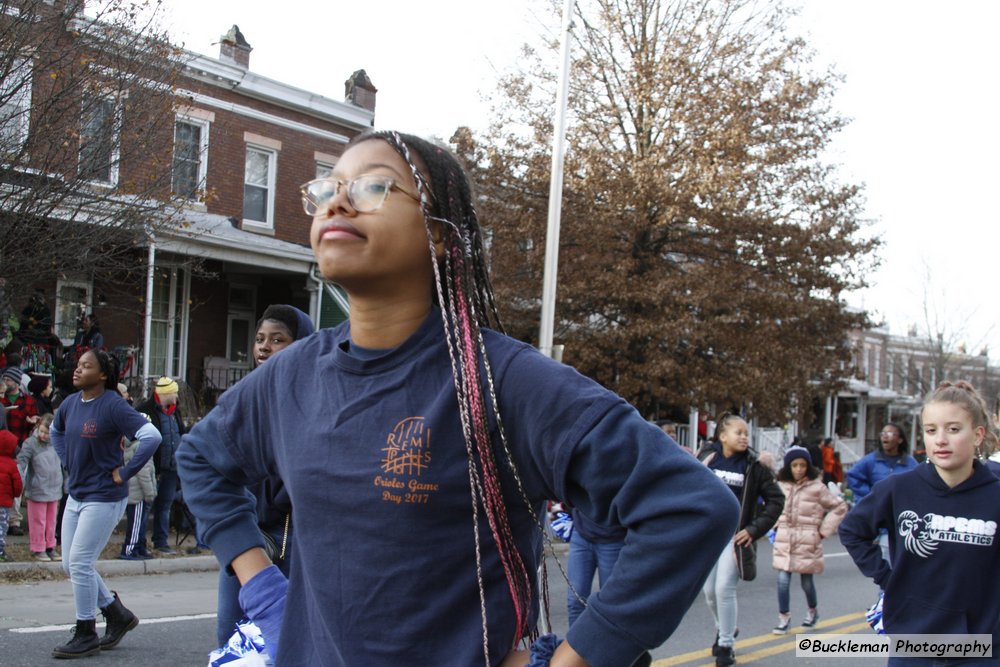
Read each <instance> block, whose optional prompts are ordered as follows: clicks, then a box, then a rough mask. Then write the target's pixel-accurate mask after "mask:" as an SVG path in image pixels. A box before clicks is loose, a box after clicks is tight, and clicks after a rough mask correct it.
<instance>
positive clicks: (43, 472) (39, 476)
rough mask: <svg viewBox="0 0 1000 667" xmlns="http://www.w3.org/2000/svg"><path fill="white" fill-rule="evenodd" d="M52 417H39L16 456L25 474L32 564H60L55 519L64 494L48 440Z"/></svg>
mask: <svg viewBox="0 0 1000 667" xmlns="http://www.w3.org/2000/svg"><path fill="white" fill-rule="evenodd" d="M52 419H53V415H52V414H46V415H42V416H41V418H39V420H38V426H36V427H35V432H34V433H32V434H31V437H29V438H28V439H27V440H25V441H24V445H22V447H21V451H20V452H19V453H18V455H17V464H18V467H19V468H20V469H21V470H22V471H24V497H25V498H26V499H27V501H28V536H29V544H30V546H31V555H32V557H33V558H34V559H35V560H39V561H53V560H62V558H61V557H60V556H59V554H57V553H56V515H57V514H58V511H59V500H60V499H61V498H62V492H63V481H64V480H63V468H62V463H61V462H60V461H59V455H58V454H57V453H56V450H55V448H54V447H53V446H52V443H51V441H50V439H49V427H50V426H51V425H52Z"/></svg>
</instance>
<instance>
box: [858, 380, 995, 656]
mask: <svg viewBox="0 0 1000 667" xmlns="http://www.w3.org/2000/svg"><path fill="white" fill-rule="evenodd" d="M920 421H921V428H922V432H923V439H924V446H925V447H926V448H927V460H928V462H929V463H930V465H918V466H917V467H916V468H914V469H913V470H909V471H907V472H902V473H897V474H894V475H890V476H889V477H886V478H885V479H884V480H883V481H881V482H879V483H878V484H876V485H875V486H873V487H872V490H871V493H869V494H868V495H867V496H865V497H864V498H862V499H861V501H860V502H859V503H858V504H857V505H855V507H854V509H852V510H851V511H850V512H848V514H847V517H846V518H845V519H844V522H843V523H841V524H840V541H841V543H842V544H843V545H844V548H845V549H847V551H848V553H850V554H851V558H853V559H854V563H855V564H856V565H857V566H858V569H859V570H861V573H862V574H864V575H865V576H866V577H871V578H872V579H873V580H874V581H875V583H876V584H877V585H878V586H879V587H880V588H882V589H883V591H884V592H885V598H884V600H883V608H882V611H883V615H882V627H883V629H884V630H885V632H886V633H888V634H890V635H896V634H961V635H967V634H990V635H992V636H993V657H992V658H982V659H961V660H959V659H946V660H942V659H930V658H906V657H892V658H889V665H931V664H933V665H944V664H948V665H952V664H954V665H959V664H961V665H971V664H977V665H978V664H989V665H997V664H1000V657H998V653H997V646H998V644H997V642H998V641H1000V596H998V595H997V594H996V577H997V573H998V572H1000V542H998V540H997V538H998V535H997V526H998V525H1000V480H998V479H997V478H996V476H994V475H993V473H992V472H990V470H989V469H988V468H987V467H986V466H985V465H983V464H982V462H981V461H980V460H979V459H978V453H979V449H980V448H981V447H982V446H983V443H984V441H985V440H986V439H987V438H990V437H991V435H992V434H991V431H992V419H991V416H990V413H989V411H988V410H987V408H986V404H985V402H984V401H983V399H982V397H981V396H980V395H979V393H978V392H977V391H976V390H975V389H974V388H973V387H972V385H970V384H969V383H967V382H955V383H951V382H944V383H942V384H941V385H939V386H938V388H937V389H935V390H934V391H932V392H931V393H930V394H928V395H927V397H926V398H925V399H924V406H923V410H922V411H921V418H920ZM880 531H887V532H888V535H889V538H888V539H889V553H890V555H891V561H890V562H886V561H885V560H884V559H883V558H882V553H881V550H880V549H879V547H878V545H877V544H876V543H875V542H874V539H875V537H876V536H878V534H879V533H880Z"/></svg>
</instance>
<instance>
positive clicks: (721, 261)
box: [453, 0, 878, 420]
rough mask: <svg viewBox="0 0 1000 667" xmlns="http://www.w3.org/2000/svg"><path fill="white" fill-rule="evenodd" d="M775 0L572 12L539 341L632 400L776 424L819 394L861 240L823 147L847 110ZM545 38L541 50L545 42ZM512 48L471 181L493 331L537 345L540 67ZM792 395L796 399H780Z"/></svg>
mask: <svg viewBox="0 0 1000 667" xmlns="http://www.w3.org/2000/svg"><path fill="white" fill-rule="evenodd" d="M788 16H789V12H788V11H787V10H786V9H784V8H783V7H782V6H781V5H780V4H778V3H777V2H752V1H749V0H728V1H727V0H720V1H718V2H716V1H712V0H692V1H683V0H680V1H676V2H663V1H659V0H581V1H580V2H578V3H577V4H576V15H575V17H574V25H575V26H576V28H575V32H574V36H575V42H574V44H573V47H572V48H573V54H574V65H573V71H572V80H571V93H570V121H569V123H568V124H569V131H568V137H567V144H568V147H567V154H566V179H565V192H564V200H563V201H564V203H563V220H562V234H561V241H560V265H559V266H560V274H559V283H558V305H557V308H556V317H557V323H556V342H557V343H559V342H562V343H564V344H565V345H566V352H565V356H564V360H565V361H567V362H568V363H571V364H573V365H574V366H576V367H578V368H579V369H580V370H581V371H583V372H585V373H587V374H589V375H592V376H593V377H595V378H597V379H598V380H600V381H601V382H602V383H604V384H605V385H607V386H609V387H612V388H613V389H615V390H616V391H618V392H619V393H621V394H622V395H623V396H625V397H626V398H628V399H629V400H630V401H632V402H633V403H634V404H635V405H636V406H638V407H639V408H640V409H641V410H644V411H646V412H647V413H652V412H653V411H655V410H656V409H657V408H658V407H659V406H663V405H673V406H676V407H680V408H686V407H687V406H691V405H696V406H702V407H705V406H719V407H728V406H734V405H735V406H741V405H750V404H752V405H753V406H754V410H755V413H756V414H757V415H759V416H762V417H765V418H770V419H775V420H783V419H787V418H789V417H790V416H793V415H791V414H790V412H794V410H795V409H794V408H791V409H790V408H789V406H791V405H799V406H808V405H810V404H811V401H810V400H808V399H809V398H810V397H811V396H814V395H817V394H823V393H825V392H827V391H829V390H830V389H831V388H833V387H835V386H836V385H837V383H838V382H839V378H840V377H842V375H843V368H844V366H845V365H849V363H850V348H849V345H848V343H847V333H848V331H850V330H851V329H852V328H857V327H862V326H864V325H865V324H866V321H867V320H866V317H865V315H864V314H863V313H858V312H854V311H851V310H849V309H848V308H847V307H846V306H845V304H844V303H843V301H842V298H841V297H842V295H843V294H844V292H845V291H848V290H852V289H856V288H859V287H862V286H863V285H864V284H865V278H864V277H865V275H866V274H867V271H868V269H869V268H870V267H871V266H872V265H873V264H874V257H873V253H874V251H875V249H876V248H877V247H878V241H877V240H875V239H872V238H870V237H869V236H867V235H866V230H865V224H866V223H865V221H864V220H863V218H862V208H863V200H862V192H861V188H860V186H858V185H855V184H850V183H842V182H840V181H839V180H838V177H837V172H836V170H835V169H834V168H833V167H832V166H831V165H828V164H826V163H824V162H823V160H822V159H821V158H822V153H823V151H824V149H825V147H826V146H827V144H828V143H829V141H830V139H831V137H832V136H833V135H834V134H835V133H836V132H837V131H838V130H840V129H841V128H842V127H843V125H844V123H845V121H844V119H843V118H841V117H840V116H839V115H837V114H836V113H835V112H834V110H833V107H832V98H833V94H834V90H835V86H836V83H837V81H838V80H837V78H836V77H835V76H834V75H833V74H831V73H829V72H823V73H818V74H817V73H814V72H812V71H811V70H810V68H809V64H810V52H809V50H808V48H807V46H806V44H805V43H804V42H803V41H802V40H801V39H798V38H793V37H790V36H788V35H787V34H786V30H785V23H786V19H787V18H788ZM546 46H547V47H549V49H554V48H555V47H556V46H557V45H556V44H554V43H552V44H548V45H546ZM549 52H550V51H549V50H543V51H540V52H536V51H534V50H532V49H531V48H529V47H526V48H525V55H524V61H523V62H524V63H526V64H525V65H524V67H523V69H522V70H521V71H519V72H516V73H514V74H512V75H511V76H509V77H507V78H506V79H505V80H504V81H503V82H502V86H501V90H500V92H499V94H498V96H497V104H496V118H497V120H496V123H495V124H494V125H493V127H492V128H491V129H490V130H489V131H488V132H487V133H486V134H485V136H482V137H478V138H477V137H473V136H472V135H471V133H468V132H459V133H457V134H456V135H455V137H453V141H454V142H455V143H456V146H457V147H458V150H459V152H460V153H461V154H463V155H464V156H465V158H466V159H467V160H468V162H469V163H470V165H471V168H472V170H473V171H474V173H475V176H476V179H477V181H478V183H479V186H480V189H481V190H482V193H483V195H484V196H483V201H482V203H481V209H482V210H483V212H484V215H483V217H484V220H485V221H486V222H487V224H489V225H490V231H491V240H492V257H493V270H494V275H495V278H494V280H495V283H496V285H497V289H498V293H499V294H500V303H501V304H503V306H504V309H503V310H504V312H503V315H504V317H505V318H506V320H507V321H508V324H509V325H510V327H511V329H512V332H513V333H514V334H515V335H518V336H520V337H522V338H524V339H526V340H532V341H534V340H535V337H536V331H537V327H538V319H537V318H538V303H539V301H538V300H539V298H540V288H541V273H542V262H543V252H544V251H543V247H544V237H545V229H546V224H545V217H546V200H547V195H548V183H549V164H550V156H549V146H550V145H551V133H552V121H551V119H552V100H554V98H555V95H554V94H553V90H554V86H555V81H554V72H555V71H556V69H557V68H553V67H552V66H551V65H550V64H549V63H548V62H547V61H546V56H547V55H548V53H549ZM793 398H794V399H795V400H793Z"/></svg>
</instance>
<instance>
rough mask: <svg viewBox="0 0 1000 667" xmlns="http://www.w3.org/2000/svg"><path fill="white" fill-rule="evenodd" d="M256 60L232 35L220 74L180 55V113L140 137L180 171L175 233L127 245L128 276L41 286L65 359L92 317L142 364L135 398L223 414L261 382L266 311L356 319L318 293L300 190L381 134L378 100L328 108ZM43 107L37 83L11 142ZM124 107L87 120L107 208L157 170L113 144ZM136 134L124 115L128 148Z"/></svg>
mask: <svg viewBox="0 0 1000 667" xmlns="http://www.w3.org/2000/svg"><path fill="white" fill-rule="evenodd" d="M47 4H51V3H47ZM56 4H57V5H58V3H56ZM76 20H77V21H78V22H80V23H81V24H86V23H87V22H88V21H91V19H87V18H84V17H82V15H81V16H79V17H78V18H77V19H76ZM251 51H252V48H251V46H250V44H249V43H248V42H247V41H246V39H245V38H244V36H243V35H242V34H241V33H240V31H239V29H238V28H237V27H236V26H233V27H232V29H231V30H230V31H229V32H228V33H227V34H225V35H224V36H222V38H221V41H220V52H219V56H218V57H217V58H212V57H208V56H204V55H201V54H196V53H191V52H187V51H183V50H177V51H176V53H177V54H178V57H179V58H180V61H181V62H182V63H183V65H182V67H181V68H180V70H179V76H178V77H177V78H176V79H175V80H173V81H172V82H171V83H170V86H171V92H172V105H173V108H172V113H169V114H165V115H164V116H163V118H164V120H163V121H162V122H161V123H158V126H157V127H150V128H142V131H144V132H146V133H147V134H148V137H149V139H148V149H149V150H150V151H152V152H156V153H160V154H163V155H166V156H169V157H167V158H166V159H164V160H163V161H162V167H161V168H162V169H163V170H169V175H168V174H165V173H164V174H161V176H169V193H165V194H164V198H167V197H169V198H171V199H172V200H173V201H175V202H177V205H176V206H175V207H174V208H173V209H172V210H173V217H172V219H171V222H170V223H169V224H163V225H159V226H156V227H155V231H154V228H153V227H149V229H150V231H149V233H147V234H145V235H144V236H143V237H141V238H140V239H139V240H138V241H136V240H135V239H131V240H129V241H128V243H129V245H130V246H131V247H130V249H129V251H128V252H130V253H131V255H129V257H130V260H129V261H128V262H127V263H128V264H130V265H131V266H130V270H129V271H128V272H127V273H119V274H115V273H113V272H112V273H109V272H97V271H93V272H89V271H87V270H76V271H71V272H67V271H57V272H56V273H55V275H54V277H53V279H52V280H51V283H48V284H38V283H36V284H34V285H32V288H40V289H42V291H43V292H44V293H45V294H46V295H47V305H48V306H49V308H50V309H51V312H52V314H53V319H54V322H53V324H54V329H53V333H54V335H55V336H57V337H58V339H59V340H60V341H61V342H62V343H63V344H64V345H67V346H68V345H70V344H71V343H72V342H73V338H74V335H75V334H76V333H77V329H78V326H79V321H80V316H81V314H82V313H84V312H87V313H91V312H92V313H94V314H95V315H96V317H97V318H98V320H99V321H100V323H101V327H102V331H103V334H104V338H105V344H106V346H108V347H109V348H112V347H127V348H130V349H132V350H134V354H132V356H131V358H130V361H129V365H130V368H129V373H128V375H129V377H130V378H131V379H132V381H133V384H134V385H139V384H142V385H145V384H146V381H147V380H148V379H149V378H154V377H157V376H159V375H164V374H165V375H170V376H173V377H176V378H179V379H181V380H184V381H186V382H187V383H188V384H189V385H190V386H191V387H192V388H193V389H194V390H195V391H196V392H197V393H199V394H200V395H202V396H205V397H206V398H207V399H208V401H209V402H211V400H212V398H214V396H215V395H217V394H218V392H220V391H222V390H224V389H225V388H226V387H228V386H229V385H230V384H231V383H232V382H234V381H235V380H237V379H239V378H240V377H242V376H243V375H244V374H245V373H246V372H248V371H249V369H250V363H251V360H250V357H251V345H252V337H253V334H254V325H255V323H256V321H257V319H258V318H259V317H260V315H261V314H262V312H263V310H264V309H265V308H266V307H267V306H268V305H269V304H271V303H288V304H292V305H294V306H297V307H299V308H300V309H302V310H304V311H305V312H307V313H309V314H310V316H311V317H312V319H313V320H314V322H315V323H316V324H317V326H320V327H322V326H332V325H335V324H337V323H339V322H340V321H343V319H344V318H345V317H346V311H347V303H346V299H345V298H344V295H343V293H342V292H340V291H339V290H338V289H337V288H335V287H334V286H332V285H329V284H327V283H325V282H324V281H323V280H322V277H321V276H320V275H319V273H318V270H317V267H316V265H315V262H314V260H313V255H312V251H311V249H310V247H309V226H310V223H311V220H310V219H309V218H308V217H307V216H306V215H305V214H304V212H303V211H302V208H301V203H300V200H299V195H298V186H299V185H300V184H302V183H303V182H305V181H308V180H311V179H313V178H317V177H322V176H325V175H327V174H328V173H329V172H330V171H331V169H332V168H333V166H334V164H335V163H336V161H337V159H338V156H339V155H340V154H341V153H342V151H343V149H344V146H345V145H346V144H347V142H348V141H350V139H351V138H352V137H354V136H356V135H357V134H359V133H360V132H363V131H365V130H367V129H370V128H371V127H372V125H373V124H374V110H375V94H376V90H375V88H374V86H373V85H372V84H371V81H370V80H369V79H368V77H367V76H366V74H365V72H364V71H363V70H358V71H356V72H354V73H353V74H352V75H351V76H350V77H349V78H348V80H347V81H346V83H345V99H344V101H338V100H334V99H331V98H328V97H324V96H323V95H322V94H319V93H316V92H312V91H306V90H302V89H299V88H296V87H293V86H290V85H287V84H284V83H282V82H280V81H276V80H274V79H270V78H267V77H264V76H260V75H257V74H255V73H254V72H252V71H251V70H250V53H251ZM29 57H30V56H26V57H25V61H26V62H27V58H29ZM40 74H41V73H40V72H35V74H34V76H35V78H36V79H38V77H39V76H40ZM45 91H46V88H45V86H44V85H39V84H38V83H36V84H35V85H34V86H31V87H30V90H29V92H28V93H27V94H22V95H21V96H20V97H15V96H9V95H8V96H7V97H6V98H4V99H5V103H6V105H7V107H10V106H11V104H15V105H16V104H21V105H30V107H31V110H32V111H31V112H29V110H28V109H27V108H26V109H25V113H24V114H23V115H22V116H19V117H17V118H16V119H15V120H17V122H18V123H19V125H18V127H17V128H15V129H14V130H11V127H12V122H13V121H12V118H15V116H14V115H12V114H10V113H8V114H7V115H6V120H5V117H4V116H0V126H2V127H0V129H4V130H5V131H7V132H8V133H9V132H11V131H24V132H27V133H29V135H30V132H31V128H30V127H22V126H23V125H25V121H24V119H25V118H30V122H31V123H35V122H38V118H39V114H38V113H37V108H38V107H40V106H41V105H42V104H43V99H42V98H41V96H43V95H44V94H45ZM139 94H140V92H139V91H130V95H131V96H133V97H134V96H137V95H139ZM121 97H122V96H121V95H119V96H118V99H115V98H111V99H109V100H107V103H106V104H103V105H97V106H91V107H88V111H87V112H86V113H85V114H84V117H81V118H80V119H79V121H80V130H79V137H80V149H79V153H78V159H79V164H78V165H77V167H76V168H77V169H79V170H82V169H83V168H84V163H85V162H86V164H87V165H88V167H93V166H94V165H95V164H96V165H98V168H97V169H96V170H95V174H94V175H92V177H91V180H93V181H95V188H103V189H104V190H106V191H109V192H111V193H112V195H109V196H108V199H109V200H112V199H113V195H114V193H116V192H117V191H118V190H119V189H124V184H127V183H129V182H130V179H131V178H132V175H131V174H130V170H131V169H139V168H146V169H149V164H148V163H147V164H145V165H143V166H142V167H136V166H134V165H135V164H137V163H139V162H142V161H141V160H136V159H135V155H132V156H131V158H132V159H130V155H128V154H121V155H120V154H119V153H120V152H122V149H121V144H120V141H121V139H120V136H119V135H118V133H116V132H115V131H107V130H102V128H109V127H115V124H114V123H112V122H110V118H111V117H113V116H115V115H122V114H123V111H122V106H123V103H122V100H121V99H120V98H121ZM136 99H137V98H136ZM12 100H13V102H12ZM125 106H126V108H127V102H126V103H125ZM9 110H10V109H9V108H8V111H9ZM128 123H129V120H128V111H127V109H126V111H125V112H124V118H123V120H122V123H121V126H120V127H121V128H122V132H123V133H124V132H128V131H129V128H128ZM171 125H172V126H171ZM95 128H96V129H95ZM131 131H133V132H134V131H135V128H132V129H131ZM74 152H75V151H74ZM30 159H31V156H30V155H28V156H27V157H26V158H24V159H22V160H21V161H20V162H21V167H23V171H24V173H29V174H30V173H31V171H32V170H31V168H30ZM150 162H152V161H150ZM5 168H6V169H7V172H5V173H10V172H11V171H12V170H13V171H17V170H18V168H19V165H17V164H13V165H10V164H8V165H5ZM166 180H167V179H166V178H164V182H165V181H166ZM0 212H2V205H0ZM53 215H54V216H56V217H57V216H58V213H57V212H55V213H54V214H53ZM2 259H3V257H2V256H0V260H2ZM0 271H2V268H0Z"/></svg>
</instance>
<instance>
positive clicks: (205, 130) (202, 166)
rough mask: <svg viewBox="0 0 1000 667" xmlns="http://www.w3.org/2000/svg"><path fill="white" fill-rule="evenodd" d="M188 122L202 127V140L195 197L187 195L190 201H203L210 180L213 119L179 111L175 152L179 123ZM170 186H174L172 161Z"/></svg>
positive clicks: (176, 120) (175, 120) (176, 122)
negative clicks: (209, 147)
mask: <svg viewBox="0 0 1000 667" xmlns="http://www.w3.org/2000/svg"><path fill="white" fill-rule="evenodd" d="M178 123H187V124H188V125H197V126H198V127H199V128H200V129H201V141H200V142H199V146H198V186H197V187H196V188H195V192H194V196H193V197H186V199H187V200H188V201H192V202H194V201H201V200H202V199H203V198H204V196H205V189H206V183H207V181H208V135H209V131H210V129H211V127H212V122H211V120H209V119H207V118H199V117H196V116H193V115H190V114H186V113H178V114H177V117H176V118H175V119H174V153H175V154H176V151H177V124H178ZM170 188H171V190H173V188H174V163H173V160H171V163H170Z"/></svg>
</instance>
